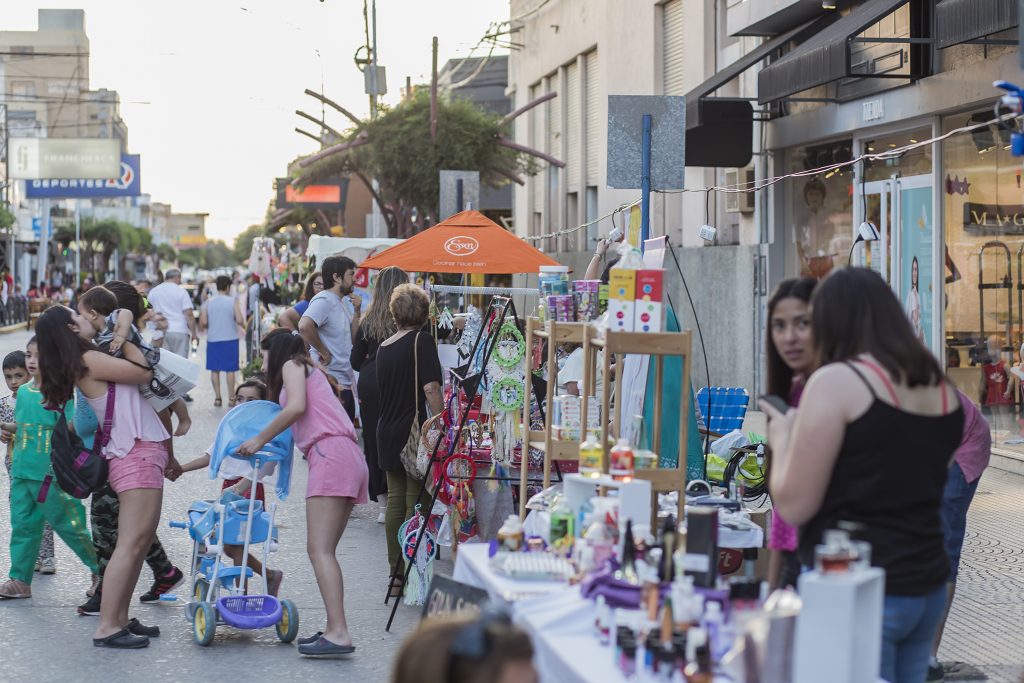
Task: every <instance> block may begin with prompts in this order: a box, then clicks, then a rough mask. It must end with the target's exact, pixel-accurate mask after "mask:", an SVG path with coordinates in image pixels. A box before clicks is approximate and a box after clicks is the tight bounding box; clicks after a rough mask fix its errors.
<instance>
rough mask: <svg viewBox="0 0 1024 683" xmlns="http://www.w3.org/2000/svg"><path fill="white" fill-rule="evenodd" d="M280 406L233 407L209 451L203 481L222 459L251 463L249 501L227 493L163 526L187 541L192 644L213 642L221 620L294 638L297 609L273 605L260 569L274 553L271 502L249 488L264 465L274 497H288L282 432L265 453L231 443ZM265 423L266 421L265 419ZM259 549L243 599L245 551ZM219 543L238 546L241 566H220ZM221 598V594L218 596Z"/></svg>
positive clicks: (287, 442) (287, 446)
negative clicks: (256, 582) (258, 584)
mask: <svg viewBox="0 0 1024 683" xmlns="http://www.w3.org/2000/svg"><path fill="white" fill-rule="evenodd" d="M279 411H280V406H278V405H277V404H276V403H271V402H269V401H251V402H249V403H245V404H242V405H240V406H237V407H236V408H234V409H232V410H231V412H229V413H228V415H227V416H225V418H224V420H223V421H222V422H221V425H220V427H219V428H218V429H217V438H216V440H215V442H214V447H213V451H214V452H212V453H211V454H210V478H211V479H212V478H216V476H217V474H218V472H219V470H220V466H221V464H222V463H223V462H224V459H225V458H226V457H230V458H236V459H240V460H244V461H247V462H251V463H252V472H251V476H250V479H251V482H252V485H251V486H250V490H249V497H248V498H242V497H240V496H234V498H235V500H231V499H230V494H227V495H225V496H223V497H222V498H221V499H220V500H217V501H207V500H197V501H195V502H193V503H192V504H191V505H190V506H189V510H188V521H187V522H171V523H170V526H171V527H174V528H179V529H187V530H188V532H189V536H191V538H192V542H193V543H192V601H190V602H189V604H188V607H187V610H186V613H187V617H188V619H189V621H190V622H191V623H192V637H193V639H194V640H195V642H196V643H197V644H199V645H204V646H205V645H209V644H210V643H212V642H213V638H214V635H215V633H216V629H217V624H218V623H225V624H227V625H229V626H233V627H235V628H241V629H258V628H267V627H269V626H274V627H275V629H276V631H277V636H278V638H279V639H280V640H281V641H282V642H285V643H290V642H291V641H293V640H294V639H295V637H296V636H297V635H298V630H299V613H298V608H297V607H296V606H295V603H293V602H292V601H291V600H278V599H277V598H276V597H274V596H272V595H270V594H269V588H268V584H267V569H268V560H269V555H270V553H272V552H276V550H277V527H276V526H275V525H274V518H275V514H276V511H277V503H271V504H270V505H269V506H268V507H269V509H267V510H265V509H263V504H262V503H261V502H260V501H258V500H256V485H257V483H258V482H259V478H260V473H261V472H262V470H263V468H264V466H265V465H267V464H270V463H275V465H276V467H277V468H278V478H277V494H278V498H280V499H282V500H283V499H284V498H286V497H287V494H288V484H289V479H290V472H291V458H292V448H293V442H292V438H291V431H290V430H286V431H285V432H283V433H282V434H280V435H279V436H278V437H277V438H275V439H274V440H272V441H271V442H270V443H268V444H267V445H266V446H264V450H262V451H260V452H259V453H257V454H256V455H254V456H252V457H251V458H246V457H244V456H239V455H238V454H237V452H238V446H239V445H240V444H241V443H242V442H244V441H245V440H246V439H248V438H251V437H252V436H254V435H255V434H257V433H258V432H259V426H260V425H265V424H267V423H268V422H269V419H272V418H273V416H274V415H276V413H277V412H279ZM268 418H269V419H268ZM253 544H261V545H262V549H263V558H262V559H263V589H264V590H263V594H259V595H247V594H246V588H247V586H248V583H249V579H250V577H252V576H253V571H252V569H251V568H250V567H249V566H248V557H249V548H250V546H251V545H253ZM225 545H241V546H242V557H243V558H244V564H243V565H242V566H239V567H235V566H232V565H233V563H231V562H226V560H228V559H229V558H228V557H227V555H226V554H225V553H224V546H225ZM222 593H224V595H222Z"/></svg>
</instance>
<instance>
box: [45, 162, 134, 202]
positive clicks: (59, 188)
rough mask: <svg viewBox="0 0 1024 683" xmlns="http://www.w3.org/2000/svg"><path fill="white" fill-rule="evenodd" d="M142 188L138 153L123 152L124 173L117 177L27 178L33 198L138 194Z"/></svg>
mask: <svg viewBox="0 0 1024 683" xmlns="http://www.w3.org/2000/svg"><path fill="white" fill-rule="evenodd" d="M141 191H142V189H141V182H140V180H139V155H138V154H122V155H121V174H120V175H119V176H118V177H117V178H64V179H56V178H43V179H40V180H27V181H25V196H26V197H28V198H29V199H35V198H41V197H53V198H60V199H64V198H69V197H84V198H90V197H138V196H139V194H140V193H141Z"/></svg>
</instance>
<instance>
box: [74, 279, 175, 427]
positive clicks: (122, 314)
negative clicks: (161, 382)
mask: <svg viewBox="0 0 1024 683" xmlns="http://www.w3.org/2000/svg"><path fill="white" fill-rule="evenodd" d="M122 284H123V285H124V286H123V287H121V286H120V285H122ZM108 287H110V288H111V289H108ZM115 290H116V291H115ZM122 290H123V291H122ZM78 313H79V315H81V316H82V317H83V318H85V319H86V320H88V321H89V324H90V325H92V326H93V329H95V330H96V338H95V340H94V341H95V342H96V345H97V346H99V347H100V348H101V349H106V350H107V351H109V352H110V354H111V355H113V356H119V355H120V354H121V347H122V346H123V345H124V344H125V342H129V343H131V344H134V345H135V346H137V347H138V348H139V351H141V352H142V355H143V356H145V358H146V362H148V363H149V364H150V366H155V365H156V364H157V363H158V362H160V351H159V350H157V349H155V348H153V347H152V346H150V345H149V344H147V343H146V342H145V341H144V340H143V339H142V335H141V334H140V333H139V329H138V328H137V327H136V326H135V321H136V320H138V319H139V318H141V317H143V316H144V315H145V314H146V311H145V308H144V305H143V302H142V297H141V296H140V295H139V293H138V292H137V291H136V290H135V288H134V287H132V286H131V285H128V284H126V283H118V282H109V283H107V284H105V285H103V286H102V287H93V288H92V289H90V290H89V291H87V292H85V293H84V294H82V296H81V298H79V300H78ZM168 411H169V412H168ZM170 414H173V415H174V416H175V417H177V418H178V428H177V429H175V430H174V436H185V435H186V434H188V430H189V429H190V428H191V426H192V419H191V418H190V417H189V414H188V407H187V406H186V405H185V401H183V400H182V399H181V398H178V399H176V400H175V401H174V403H172V404H171V405H170V406H169V407H167V408H165V409H164V410H161V411H160V412H159V415H160V418H161V419H162V420H164V424H165V426H168V430H167V431H171V430H170V428H169V425H170Z"/></svg>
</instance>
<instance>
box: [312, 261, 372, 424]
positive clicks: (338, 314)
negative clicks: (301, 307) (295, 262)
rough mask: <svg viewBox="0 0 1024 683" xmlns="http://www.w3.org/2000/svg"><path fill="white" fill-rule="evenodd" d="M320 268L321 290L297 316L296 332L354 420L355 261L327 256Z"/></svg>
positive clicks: (357, 306)
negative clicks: (297, 330) (336, 385)
mask: <svg viewBox="0 0 1024 683" xmlns="http://www.w3.org/2000/svg"><path fill="white" fill-rule="evenodd" d="M320 271H321V273H322V275H323V278H324V290H323V291H322V292H320V293H319V294H317V295H316V296H314V297H313V298H312V300H311V301H310V302H309V307H308V308H307V309H306V312H305V313H304V314H303V315H302V318H300V319H299V334H301V335H302V339H303V340H304V341H305V342H306V344H308V345H309V347H310V355H311V356H312V357H313V361H314V362H317V363H319V364H320V365H321V366H322V367H323V368H324V370H325V371H326V372H327V374H328V375H330V376H331V377H333V378H334V379H335V381H337V383H338V384H339V385H340V386H341V403H342V405H343V406H345V410H346V411H347V412H348V414H349V417H351V418H352V419H353V420H354V419H355V412H356V404H355V399H354V397H353V395H352V386H353V384H355V373H354V372H353V370H352V362H351V361H350V360H349V357H350V356H351V354H352V335H353V331H354V330H356V329H358V328H359V315H360V307H361V306H362V299H360V298H359V296H358V295H357V294H353V291H352V290H353V288H354V281H355V274H356V264H355V261H353V260H352V259H350V258H347V257H345V256H328V257H327V258H325V259H324V262H323V265H322V266H321V268H320Z"/></svg>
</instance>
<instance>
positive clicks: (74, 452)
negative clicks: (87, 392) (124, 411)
mask: <svg viewBox="0 0 1024 683" xmlns="http://www.w3.org/2000/svg"><path fill="white" fill-rule="evenodd" d="M114 391H115V388H114V383H113V382H109V383H108V384H107V410H106V415H105V416H104V418H103V428H102V429H99V430H97V431H96V436H95V438H94V439H93V442H92V450H91V451H90V450H88V449H87V448H86V447H85V444H84V443H83V442H82V437H80V436H78V434H76V433H75V432H73V431H72V430H71V428H70V427H69V426H68V421H67V417H65V415H64V411H63V410H61V411H60V413H58V416H57V424H56V425H55V426H54V428H53V436H52V437H51V439H50V463H51V464H52V465H53V474H54V476H55V477H56V478H57V485H58V486H60V488H61V489H62V490H63V491H64V492H65V493H67V494H68V495H71V496H74V497H75V498H88V497H89V496H91V495H92V494H93V493H95V492H96V491H99V490H100V489H101V488H103V486H104V485H106V483H107V460H106V458H104V457H103V456H102V455H101V452H102V450H103V447H104V446H106V445H107V442H108V441H110V427H111V424H112V423H113V419H114Z"/></svg>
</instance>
